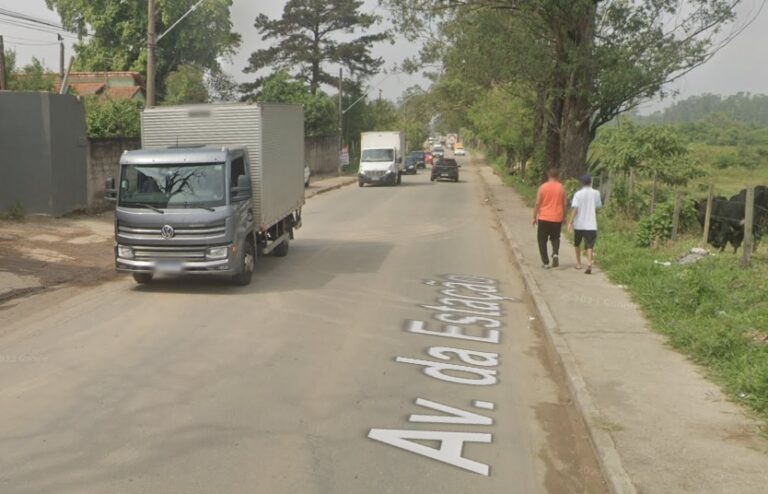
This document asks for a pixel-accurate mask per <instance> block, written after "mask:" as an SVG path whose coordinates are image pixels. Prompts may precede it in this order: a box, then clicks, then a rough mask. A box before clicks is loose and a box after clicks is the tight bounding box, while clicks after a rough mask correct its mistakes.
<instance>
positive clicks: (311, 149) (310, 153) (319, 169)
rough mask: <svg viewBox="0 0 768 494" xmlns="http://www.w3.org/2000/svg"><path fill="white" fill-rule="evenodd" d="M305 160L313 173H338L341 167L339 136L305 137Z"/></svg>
mask: <svg viewBox="0 0 768 494" xmlns="http://www.w3.org/2000/svg"><path fill="white" fill-rule="evenodd" d="M304 160H305V162H306V163H307V165H309V169H310V171H311V172H312V174H313V175H319V174H325V173H336V172H337V171H338V169H339V138H338V136H313V137H305V138H304Z"/></svg>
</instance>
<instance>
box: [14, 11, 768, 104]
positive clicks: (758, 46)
mask: <svg viewBox="0 0 768 494" xmlns="http://www.w3.org/2000/svg"><path fill="white" fill-rule="evenodd" d="M762 2H763V0H744V2H743V5H742V6H741V7H740V9H739V19H738V21H737V26H743V25H744V24H745V22H746V21H747V20H748V19H752V18H753V17H754V16H755V14H756V12H757V9H758V7H759V5H761V4H762ZM191 4H192V0H190V5H191ZM284 4H285V2H284V1H281V0H234V6H233V9H232V18H233V20H234V29H235V31H237V32H239V33H240V34H241V35H242V37H243V43H242V46H241V47H240V51H239V53H238V54H237V55H236V56H235V57H234V58H233V60H232V61H227V62H225V63H224V68H225V70H226V71H227V72H228V73H230V74H232V75H233V76H234V77H235V78H236V79H237V80H238V81H247V80H248V79H249V78H250V77H251V76H250V75H246V74H243V72H242V70H243V68H245V66H246V65H247V60H248V57H249V55H250V54H251V52H253V51H255V50H258V49H259V48H263V47H264V46H265V43H264V42H262V41H261V40H260V39H259V35H258V33H257V32H256V29H255V28H254V27H253V20H254V19H255V18H256V16H257V15H258V14H260V13H264V14H267V15H268V16H270V17H277V16H278V15H279V14H280V13H281V12H282V8H283V5H284ZM0 7H2V8H5V9H8V10H13V11H16V12H22V13H25V14H30V15H33V16H35V17H40V18H44V19H48V20H50V21H51V22H53V23H57V22H58V21H59V19H58V16H57V15H56V13H55V12H52V11H50V10H48V8H47V7H46V6H45V0H0ZM364 8H365V9H366V10H367V11H369V12H375V13H378V14H380V15H381V16H382V17H383V18H384V20H385V22H384V24H383V26H389V25H390V24H389V19H388V15H387V12H386V10H384V9H383V8H381V7H379V5H378V0H365V6H364ZM192 15H194V14H192ZM6 19H7V18H5V17H3V16H0V34H2V35H3V36H4V37H5V46H6V48H11V49H14V50H15V51H16V53H17V58H18V62H19V65H24V64H26V63H28V62H29V61H30V60H31V59H32V57H33V56H37V57H38V58H41V59H42V60H43V61H44V62H45V64H46V65H47V66H48V67H50V68H53V69H58V64H59V48H58V44H57V42H56V35H55V34H50V33H44V32H40V31H34V30H29V29H23V28H20V27H16V26H11V25H8V24H6V23H4V22H3V21H4V20H6ZM177 29H183V23H182V24H180V25H179V27H178V28H177ZM726 29H727V31H728V32H730V30H731V29H733V28H731V27H729V28H726ZM71 43H72V38H69V39H68V40H67V42H66V46H67V59H68V58H69V56H70V55H71V54H72V53H73V52H72V49H71ZM766 46H768V7H766V8H765V9H764V10H763V11H762V12H761V13H760V14H759V15H758V16H757V19H756V20H755V21H754V22H753V23H752V24H751V25H750V26H749V27H747V28H746V30H745V31H744V32H743V33H742V34H741V35H740V36H739V37H737V38H736V40H735V41H733V42H732V43H731V44H729V45H728V46H726V47H725V48H724V49H722V50H721V51H720V52H718V53H717V54H716V55H715V56H714V58H712V60H710V61H709V62H708V63H707V64H705V65H703V66H702V67H699V68H697V69H695V70H694V71H692V72H691V73H689V74H687V75H686V76H684V77H683V78H681V79H679V80H678V81H676V82H675V83H673V84H671V85H669V86H668V87H667V91H668V92H669V93H678V94H676V95H675V96H670V97H668V98H667V99H665V100H663V101H661V102H659V101H653V102H649V103H647V104H645V105H643V107H642V109H641V111H642V112H643V113H647V112H649V111H653V110H656V109H659V108H662V107H665V106H668V105H669V104H671V103H672V102H673V101H675V100H679V99H684V98H687V97H689V96H693V95H697V94H703V93H716V94H723V95H728V94H734V93H737V92H739V91H744V92H751V93H768V50H766ZM418 49H419V47H418V46H416V45H413V44H411V43H409V42H407V41H405V40H402V39H400V40H397V41H396V42H395V44H394V45H390V44H388V43H382V44H379V45H377V46H376V48H375V49H374V55H375V56H380V57H383V58H384V60H385V64H384V67H385V68H386V69H392V68H393V67H394V66H396V65H397V64H399V63H400V62H402V61H403V60H404V59H405V58H407V57H410V56H413V55H415V54H416V53H417V52H418ZM414 84H420V85H421V86H422V87H425V88H426V87H427V86H428V82H427V81H426V80H425V79H424V78H423V77H421V76H419V75H405V74H391V75H384V74H381V75H377V76H374V77H373V78H372V80H371V81H370V86H371V87H369V96H370V97H376V96H378V90H379V89H382V92H383V96H384V97H385V98H388V99H396V98H397V97H398V96H400V95H401V93H402V92H403V91H404V90H405V89H406V88H408V87H410V86H412V85H414Z"/></svg>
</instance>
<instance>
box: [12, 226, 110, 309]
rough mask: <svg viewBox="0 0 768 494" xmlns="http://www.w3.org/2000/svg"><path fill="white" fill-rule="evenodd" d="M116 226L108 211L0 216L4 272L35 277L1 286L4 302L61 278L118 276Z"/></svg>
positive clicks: (86, 280) (85, 280)
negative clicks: (33, 282)
mask: <svg viewBox="0 0 768 494" xmlns="http://www.w3.org/2000/svg"><path fill="white" fill-rule="evenodd" d="M112 225H113V216H112V214H110V213H104V214H101V215H96V216H87V215H77V216H71V217H66V218H51V217H30V218H27V219H24V220H22V221H10V220H0V271H5V272H8V273H13V274H14V275H18V276H22V277H34V279H36V280H37V286H27V287H23V289H16V288H15V287H11V288H13V289H9V287H1V286H0V292H2V294H3V295H2V297H1V298H0V303H3V302H6V301H8V300H10V299H12V298H16V297H20V296H26V295H29V294H30V293H34V292H37V291H40V290H44V289H46V288H50V287H53V286H56V285H60V284H62V283H83V284H92V283H98V282H101V281H104V280H107V279H110V278H112V277H114V276H115V273H114V258H113V243H114V241H113V237H112V232H113V226H112ZM3 288H6V289H5V290H3Z"/></svg>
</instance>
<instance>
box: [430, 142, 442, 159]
mask: <svg viewBox="0 0 768 494" xmlns="http://www.w3.org/2000/svg"><path fill="white" fill-rule="evenodd" d="M443 156H445V148H444V147H443V146H441V145H438V146H433V147H432V158H433V159H434V158H442V157H443Z"/></svg>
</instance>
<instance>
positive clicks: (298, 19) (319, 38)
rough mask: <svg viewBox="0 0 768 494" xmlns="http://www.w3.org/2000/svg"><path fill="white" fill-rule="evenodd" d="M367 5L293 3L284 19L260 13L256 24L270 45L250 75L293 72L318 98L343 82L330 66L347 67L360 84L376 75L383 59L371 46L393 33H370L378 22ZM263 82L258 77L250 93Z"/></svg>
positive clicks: (343, 0)
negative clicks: (324, 88) (327, 87)
mask: <svg viewBox="0 0 768 494" xmlns="http://www.w3.org/2000/svg"><path fill="white" fill-rule="evenodd" d="M362 5H363V2H362V1H359V0H327V1H321V0H288V2H287V3H286V4H285V8H284V9H283V14H282V16H281V17H280V18H279V19H270V18H269V17H267V16H266V15H264V14H261V15H259V16H258V17H257V18H256V21H255V24H254V26H255V27H256V29H257V30H258V31H259V33H260V34H261V39H262V40H264V41H267V42H269V43H270V46H269V47H268V48H263V49H260V50H257V51H255V52H253V53H252V54H251V56H250V59H249V65H248V67H246V69H245V72H246V73H256V72H259V71H260V70H262V69H264V68H266V67H271V68H272V69H282V70H286V71H290V73H291V75H292V76H294V77H295V78H297V79H299V80H301V81H303V82H304V83H306V84H307V85H308V86H309V91H310V93H311V94H313V95H314V94H317V92H318V90H319V89H320V87H321V86H322V85H323V84H329V85H337V84H338V76H337V75H334V74H331V73H329V72H328V70H329V69H328V65H329V64H335V65H341V66H343V67H345V68H346V69H347V70H348V73H352V74H354V75H355V77H356V78H357V79H358V80H359V79H362V78H365V77H368V76H370V75H372V74H375V73H376V72H377V71H378V70H379V68H380V67H381V66H382V64H383V63H384V61H383V60H382V59H381V58H375V57H373V56H372V55H371V48H372V47H373V45H374V44H375V43H378V42H380V41H383V40H386V39H387V38H388V36H389V35H388V34H387V33H386V32H379V33H368V31H369V30H370V29H371V28H372V27H373V26H374V25H375V24H376V23H377V22H378V20H379V18H378V17H377V16H375V15H372V14H365V13H362V12H360V7H361V6H362ZM361 31H362V32H364V33H365V34H358V33H359V32H361ZM349 36H352V38H351V39H349ZM262 82H263V79H257V80H256V81H255V82H254V83H251V84H248V85H246V86H245V89H246V90H248V91H250V92H253V91H255V90H256V89H258V87H259V86H260V84H261V83H262Z"/></svg>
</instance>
